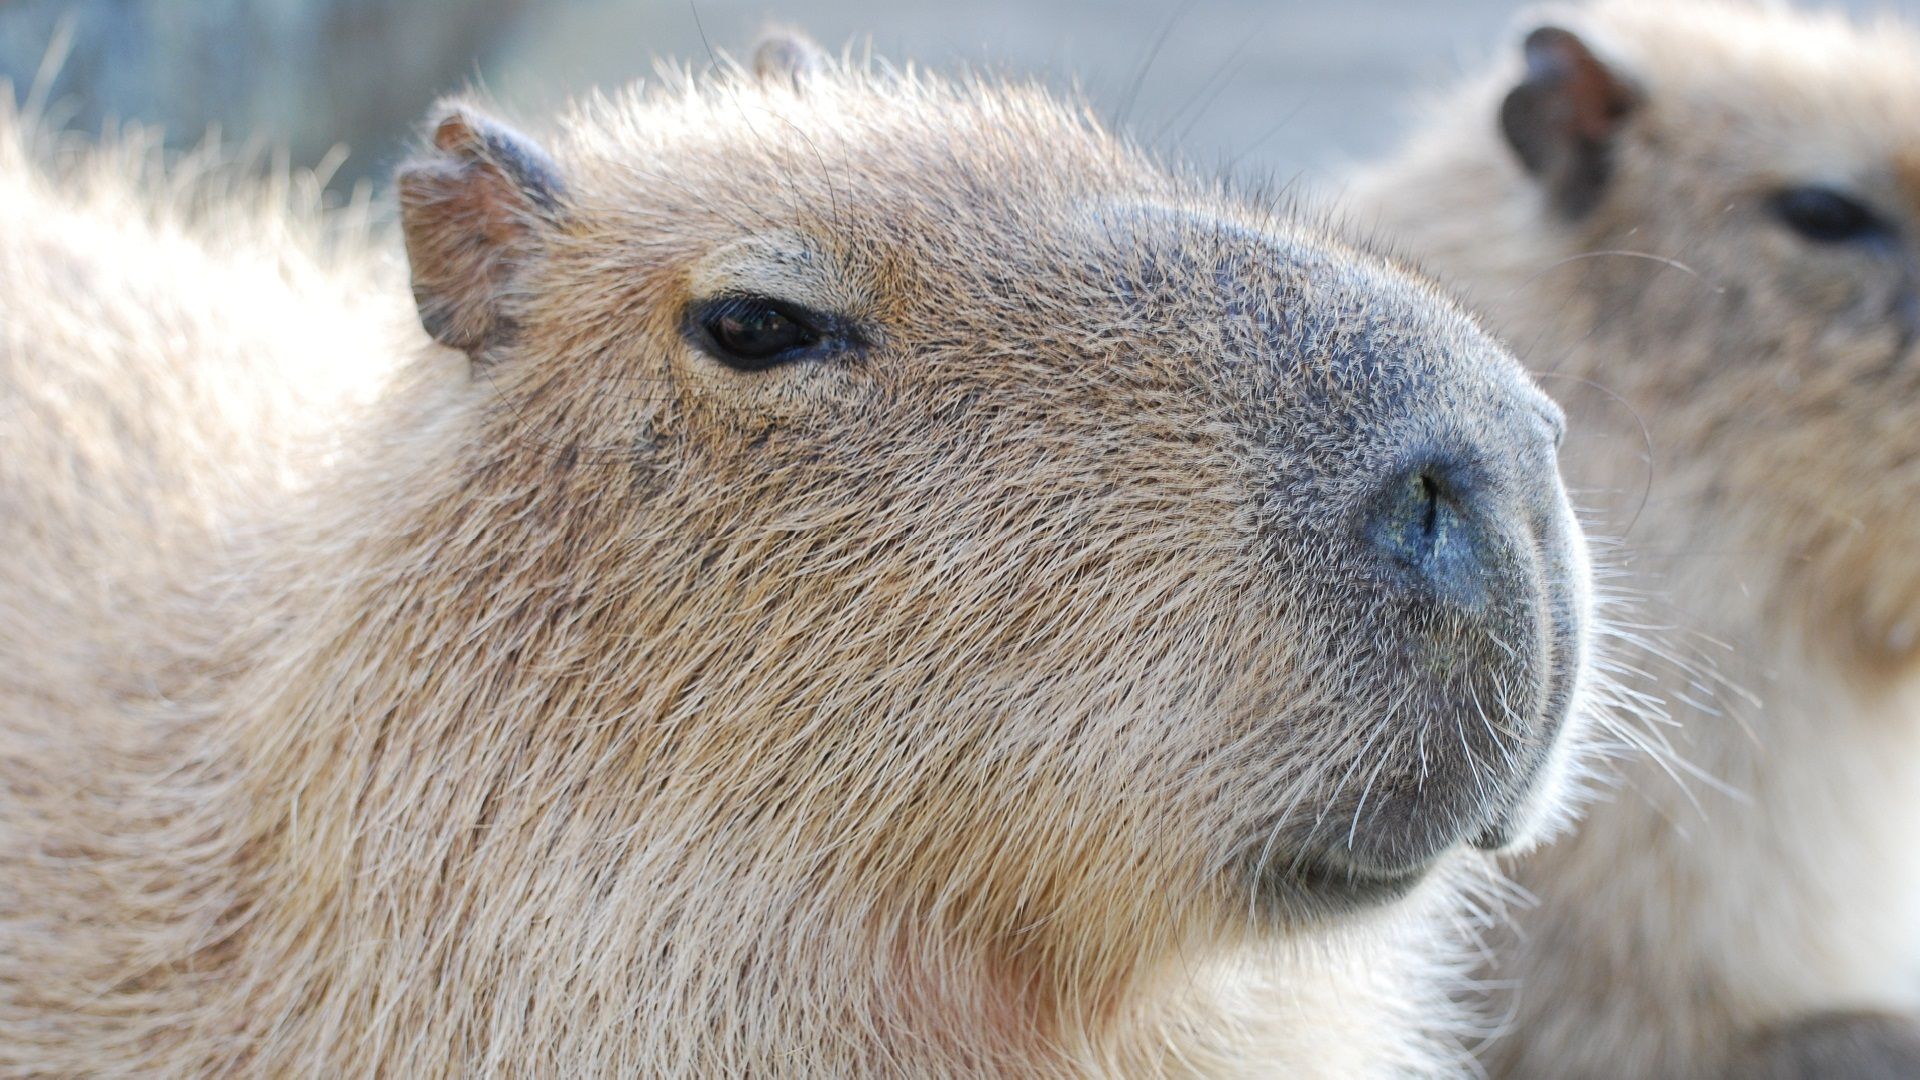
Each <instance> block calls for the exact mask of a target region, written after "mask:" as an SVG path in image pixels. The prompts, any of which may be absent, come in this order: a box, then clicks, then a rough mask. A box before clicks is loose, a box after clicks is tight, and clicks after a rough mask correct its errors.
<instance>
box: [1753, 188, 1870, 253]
mask: <svg viewBox="0 0 1920 1080" xmlns="http://www.w3.org/2000/svg"><path fill="white" fill-rule="evenodd" d="M1767 205H1768V207H1769V208H1770V209H1771V210H1772V211H1773V213H1774V216H1776V217H1778V218H1779V219H1780V221H1781V223H1782V224H1784V225H1786V226H1787V227H1788V228H1790V229H1792V230H1793V231H1794V232H1797V233H1799V234H1800V235H1801V236H1804V237H1806V238H1807V239H1809V240H1812V241H1814V242H1815V243H1820V244H1840V243H1848V242H1852V241H1860V240H1871V239H1876V238H1878V237H1882V236H1886V235H1888V234H1890V233H1891V232H1892V231H1893V229H1892V227H1891V226H1889V225H1888V224H1887V223H1886V221H1885V220H1884V219H1882V218H1881V217H1880V215H1878V214H1876V213H1874V212H1873V210H1872V209H1871V208H1870V207H1868V206H1867V205H1866V204H1865V203H1863V202H1861V201H1860V200H1858V199H1856V198H1853V197H1852V196H1850V195H1843V194H1841V193H1840V192H1838V191H1835V190H1833V189H1832V188H1828V187H1820V186H1818V185H1809V186H1807V187H1795V188H1785V189H1783V190H1781V191H1779V192H1777V193H1775V194H1774V196H1773V198H1772V199H1770V200H1768V203H1767Z"/></svg>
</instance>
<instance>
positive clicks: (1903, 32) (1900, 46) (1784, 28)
mask: <svg viewBox="0 0 1920 1080" xmlns="http://www.w3.org/2000/svg"><path fill="white" fill-rule="evenodd" d="M1576 22H1577V23H1579V25H1582V26H1586V25H1587V24H1588V23H1589V22H1590V23H1591V28H1590V29H1591V32H1592V33H1593V34H1594V35H1595V36H1596V38H1597V40H1598V41H1599V42H1600V44H1601V45H1603V46H1604V47H1605V48H1607V49H1609V50H1610V51H1611V52H1612V53H1613V54H1615V55H1616V56H1617V59H1618V60H1619V61H1620V62H1621V63H1622V64H1624V66H1625V67H1626V69H1627V70H1628V71H1629V72H1630V73H1631V74H1632V75H1633V76H1634V77H1635V78H1636V79H1637V80H1639V81H1640V82H1641V83H1643V84H1644V85H1645V88H1646V90H1647V95H1646V98H1647V103H1648V110H1649V114H1650V116H1651V117H1653V118H1654V119H1655V120H1656V122H1658V123H1659V125H1660V126H1661V128H1662V129H1663V130H1664V131H1666V132H1667V133H1668V141H1669V142H1670V143H1671V145H1669V146H1668V148H1667V149H1668V152H1669V153H1674V154H1679V155H1682V156H1686V157H1694V156H1698V157H1702V158H1704V159H1707V160H1709V161H1712V162H1716V163H1718V164H1721V165H1724V166H1729V167H1738V168H1744V169H1749V170H1754V171H1758V172H1761V173H1768V174H1770V173H1776V172H1777V173H1804V172H1808V171H1816V172H1824V173H1825V174H1827V175H1826V176H1825V179H1828V180H1833V181H1838V180H1845V179H1848V178H1850V177H1859V178H1862V179H1877V178H1880V177H1882V176H1885V175H1886V174H1888V173H1890V172H1892V171H1894V170H1896V169H1898V168H1899V166H1900V164H1901V162H1902V161H1903V160H1906V159H1907V158H1910V157H1911V156H1913V155H1914V154H1915V153H1916V152H1920V110H1916V105H1920V62H1917V61H1920V35H1917V34H1916V33H1915V31H1914V29H1913V27H1912V26H1910V25H1908V24H1906V23H1903V22H1901V21H1898V20H1896V19H1891V18H1887V19H1881V20H1877V21H1875V22H1874V23H1872V24H1871V29H1870V32H1862V28H1861V26H1860V25H1859V24H1858V23H1857V22H1856V21H1855V20H1854V19H1853V18H1851V17H1849V15H1848V14H1847V13H1846V12H1844V11H1840V10H1833V11H1824V12H1822V11H1805V10H1800V9H1796V8H1792V7H1788V6H1785V5H1780V6H1777V7H1775V6H1763V5H1755V4H1725V3H1698V4H1688V5H1679V6H1675V5H1673V4H1670V3H1665V2H1655V0H1613V2H1610V3H1604V4H1601V5H1598V6H1597V7H1595V8H1594V9H1592V10H1591V11H1589V12H1585V13H1582V16H1581V17H1580V18H1579V19H1578V20H1576ZM1796 178H1798V177H1796ZM1902 179H1904V178H1902ZM1916 194H1917V195H1920V192H1916Z"/></svg>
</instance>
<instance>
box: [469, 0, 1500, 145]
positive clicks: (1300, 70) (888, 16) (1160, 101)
mask: <svg viewBox="0 0 1920 1080" xmlns="http://www.w3.org/2000/svg"><path fill="white" fill-rule="evenodd" d="M1513 10H1514V4H1513V3H1511V2H1509V0H1462V2H1454V3H1444V2H1423V0H1372V2H1367V3H1324V2H1310V0H1268V2H1264V3H1262V2H1249V0H1192V2H1189V3H1166V2H1164V0H984V2H973V3H955V4H924V3H923V4H902V3H888V2H886V0H789V2H787V3H773V4H769V3H768V2H766V0H697V2H696V3H693V4H689V3H686V2H684V0H682V2H679V3H672V2H668V3H632V2H627V0H586V2H576V3H571V4H568V5H565V7H564V9H562V10H560V11H559V12H558V13H557V14H551V15H547V16H543V17H541V18H538V19H535V20H530V23H529V25H528V27H527V38H526V40H525V42H524V44H523V45H521V46H520V47H519V48H517V49H516V50H515V51H514V52H513V53H512V54H510V58H509V63H507V64H506V65H504V66H503V68H502V69H501V71H500V72H499V74H498V76H497V77H496V79H495V80H494V82H493V88H494V89H495V90H496V91H497V92H498V93H499V94H500V95H501V96H502V97H503V98H505V99H507V100H509V101H511V102H513V103H515V104H520V105H525V106H528V107H530V108H532V109H534V110H535V111H538V110H539V109H540V108H541V107H543V106H544V105H545V104H546V103H548V102H550V101H552V100H553V99H555V98H557V97H560V96H562V94H563V92H564V91H567V90H571V89H577V88H579V87H582V86H590V85H594V84H599V85H611V84H615V83H619V82H624V81H626V80H628V79H631V78H633V77H634V76H636V75H643V74H650V70H649V64H648V61H647V57H648V55H649V54H661V55H666V56H672V57H679V58H682V59H686V60H688V61H695V62H705V61H706V59H707V57H708V55H709V53H708V48H709V43H711V47H712V48H714V49H726V50H731V51H733V52H735V53H736V54H737V53H739V52H742V51H744V50H745V48H746V46H747V44H748V43H749V42H751V41H752V40H753V38H754V36H755V35H756V33H757V32H758V30H759V29H760V28H761V27H762V26H764V25H766V24H768V23H769V22H773V21H778V22H780V23H785V24H788V25H792V26H795V27H798V28H800V29H803V30H805V31H806V32H808V33H809V34H811V35H813V36H814V37H815V38H817V39H818V40H820V41H821V42H822V43H823V44H827V45H829V46H831V47H834V48H838V47H839V46H841V45H844V44H847V43H849V42H856V43H859V44H864V43H865V42H866V41H867V40H869V39H870V40H871V41H872V44H873V48H874V51H875V52H876V53H877V54H878V55H880V56H882V57H885V58H887V59H890V60H895V61H898V60H901V59H903V58H904V59H912V60H914V61H915V62H917V63H921V64H924V65H927V66H931V67H934V68H952V67H954V66H956V65H962V64H964V65H969V66H975V67H982V68H985V69H987V70H992V71H1003V72H1010V73H1015V74H1022V75H1033V76H1037V77H1041V78H1043V79H1045V80H1046V81H1048V82H1049V83H1051V84H1053V85H1055V86H1059V87H1073V86H1075V85H1077V86H1078V87H1079V88H1080V90H1081V91H1082V92H1083V93H1084V94H1086V96H1087V97H1088V98H1089V99H1091V100H1092V101H1093V103H1094V104H1095V106H1096V107H1098V108H1099V110H1100V111H1101V113H1102V114H1103V115H1105V116H1107V117H1109V118H1121V119H1124V121H1125V123H1126V125H1127V126H1128V127H1129V129H1131V130H1132V131H1133V132H1134V133H1135V134H1136V135H1137V136H1138V137H1139V138H1141V139H1142V140H1143V141H1146V142H1148V143H1149V144H1151V145H1155V146H1159V147H1164V148H1173V149H1177V150H1178V151H1179V152H1181V153H1182V155H1183V156H1185V157H1187V158H1190V159H1191V160H1192V161H1194V162H1195V163H1196V164H1198V165H1200V166H1202V167H1206V168H1215V167H1220V166H1224V165H1227V164H1229V163H1231V164H1232V165H1233V167H1234V169H1235V170H1236V171H1238V172H1243V173H1251V174H1255V175H1264V174H1273V175H1277V176H1278V177H1279V178H1280V179H1287V178H1289V177H1290V176H1292V175H1293V174H1294V173H1296V172H1299V171H1301V170H1306V169H1309V168H1311V167H1314V166H1315V165H1316V164H1317V163H1320V162H1324V161H1325V160H1326V159H1328V158H1329V157H1330V156H1331V157H1338V156H1341V155H1348V154H1354V155H1358V154H1365V153H1372V152H1375V151H1378V150H1381V149H1384V148H1385V147H1386V146H1388V145H1390V143H1391V140H1392V136H1393V133H1394V132H1395V131H1397V130H1398V126H1399V124H1400V122H1401V121H1403V120H1404V119H1405V117H1406V116H1407V115H1408V111H1407V108H1406V105H1407V101H1408V98H1409V95H1411V94H1413V93H1415V92H1417V91H1418V90H1419V89H1420V88H1422V87H1426V86H1433V85H1437V84H1444V83H1445V82H1446V81H1447V80H1448V79H1449V78H1450V77H1451V76H1452V75H1453V74H1455V73H1457V72H1458V71H1460V70H1462V68H1463V66H1464V65H1467V64H1470V63H1471V62H1472V61H1473V60H1474V59H1475V58H1477V57H1483V56H1485V55H1486V51H1487V50H1488V49H1489V48H1490V47H1492V46H1493V45H1495V44H1496V43H1498V41H1499V40H1500V38H1501V32H1502V30H1503V29H1504V28H1505V27H1506V26H1507V25H1508V24H1509V22H1510V21H1511V19H1512V17H1513ZM703 32H704V34H703Z"/></svg>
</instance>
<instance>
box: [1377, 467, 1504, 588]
mask: <svg viewBox="0 0 1920 1080" xmlns="http://www.w3.org/2000/svg"><path fill="white" fill-rule="evenodd" d="M1486 501H1487V500H1486V499H1484V498H1483V497H1481V495H1480V493H1479V492H1478V491H1477V485H1476V483H1475V482H1474V480H1473V479H1472V478H1471V477H1470V476H1468V475H1467V472H1466V470H1465V469H1463V468H1461V467H1459V466H1456V465H1453V464H1451V463H1449V462H1446V461H1444V460H1441V459H1438V458H1432V457H1428V458H1423V459H1421V460H1419V461H1418V462H1416V463H1415V464H1414V465H1413V466H1411V467H1409V468H1407V469H1404V470H1402V471H1400V472H1398V473H1396V474H1395V475H1394V476H1393V477H1392V479H1390V480H1388V481H1387V483H1386V485H1385V486H1384V487H1383V488H1382V489H1381V492H1380V496H1379V498H1378V499H1377V500H1376V502H1375V503H1374V505H1373V507H1372V512H1371V513H1370V514H1369V517H1368V520H1367V523H1366V526H1365V528H1366V532H1367V539H1368V540H1369V541H1370V542H1371V543H1372V544H1373V545H1374V546H1375V547H1377V548H1378V549H1379V550H1380V552H1381V553H1382V554H1384V555H1385V556H1386V557H1387V558H1388V560H1389V561H1390V562H1391V563H1392V564H1394V565H1396V566H1398V567H1401V568H1403V569H1404V570H1405V571H1406V572H1408V573H1409V574H1411V575H1412V576H1413V577H1414V578H1415V579H1416V580H1417V581H1418V582H1419V583H1420V584H1421V586H1423V587H1425V588H1430V589H1432V590H1433V591H1434V592H1435V593H1437V594H1439V595H1440V596H1442V597H1444V598H1445V599H1447V600H1449V601H1451V602H1453V603H1456V604H1460V605H1462V606H1466V607H1473V608H1478V607H1480V606H1482V605H1484V604H1485V602H1486V600H1487V595H1488V589H1489V588H1490V585H1489V582H1488V574H1489V567H1488V566H1487V552H1488V546H1487V542H1486V537H1485V535H1484V531H1485V528H1486V527H1487V526H1486V524H1485V523H1484V522H1482V521H1480V520H1479V518H1480V516H1481V515H1483V514H1484V513H1485V512H1486V511H1485V509H1484V504H1485V503H1486Z"/></svg>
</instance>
